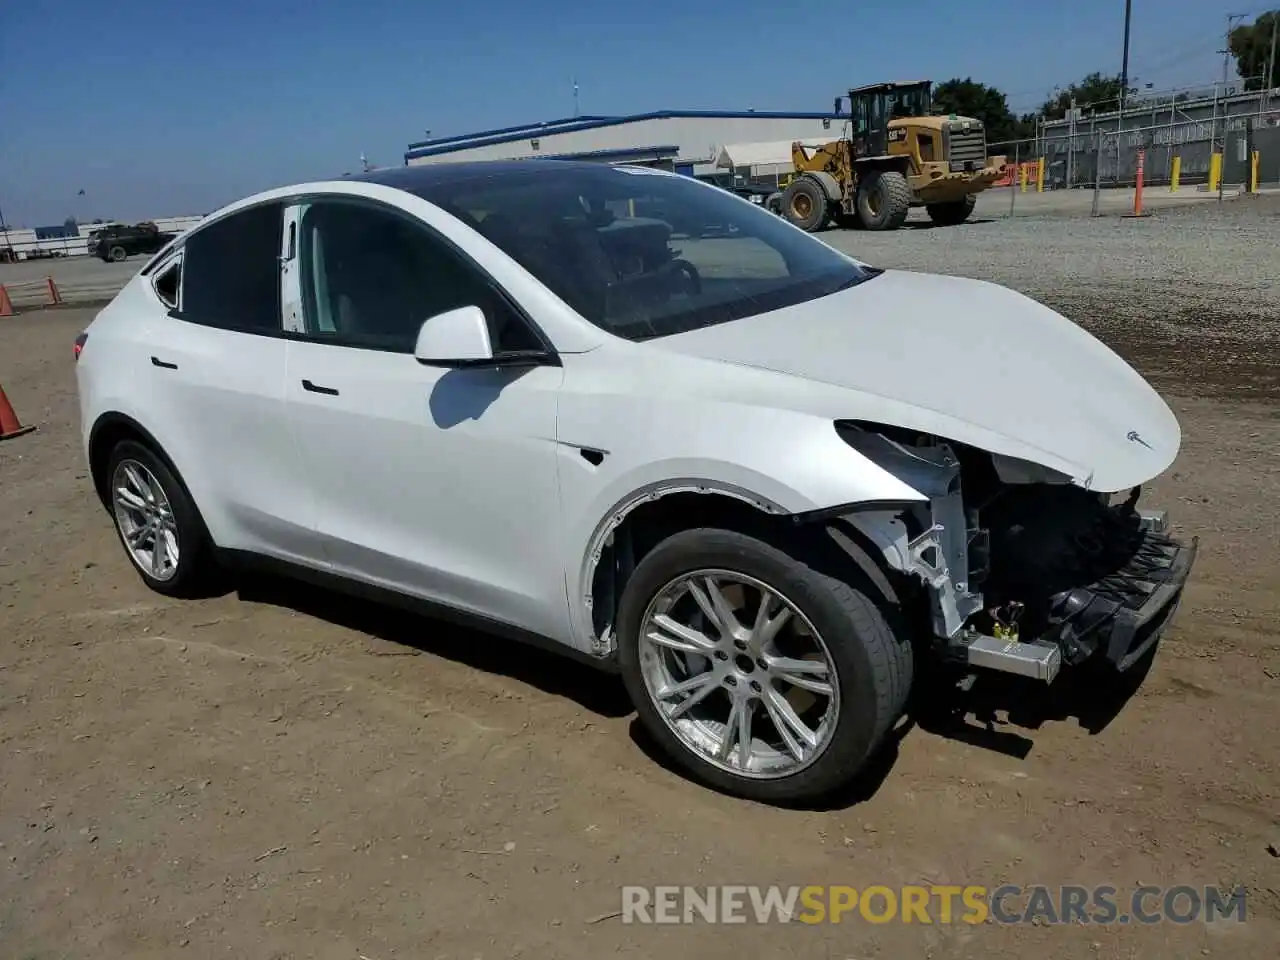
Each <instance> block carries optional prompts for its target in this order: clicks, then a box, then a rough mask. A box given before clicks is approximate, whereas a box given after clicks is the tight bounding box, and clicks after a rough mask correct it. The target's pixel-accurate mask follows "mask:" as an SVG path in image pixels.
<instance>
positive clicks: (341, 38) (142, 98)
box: [0, 0, 1269, 225]
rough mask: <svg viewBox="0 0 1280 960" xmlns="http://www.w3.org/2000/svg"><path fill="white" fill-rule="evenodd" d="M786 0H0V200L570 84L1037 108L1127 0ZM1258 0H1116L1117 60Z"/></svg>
mask: <svg viewBox="0 0 1280 960" xmlns="http://www.w3.org/2000/svg"><path fill="white" fill-rule="evenodd" d="M787 6H788V5H786V4H780V3H776V2H765V0H737V2H735V3H732V4H727V3H693V2H689V0H640V2H636V3H632V4H624V3H619V2H617V0H613V2H604V0H596V2H587V0H560V2H559V3H554V4H532V3H527V2H517V0H489V2H487V3H466V2H457V0H451V2H448V3H444V2H440V0H315V2H298V0H212V2H208V0H205V2H201V0H110V2H102V0H26V2H20V0H2V11H0V210H3V213H4V217H5V220H6V221H8V222H9V223H21V224H27V225H35V224H36V223H40V224H47V223H58V222H61V221H62V220H63V219H65V218H66V217H68V216H75V217H77V218H79V219H81V220H88V219H92V218H94V217H115V218H121V219H124V218H140V217H144V216H164V215H170V214H174V215H177V214H187V213H202V212H206V211H208V210H210V209H212V208H214V207H216V206H219V205H221V204H222V203H225V202H227V201H229V200H233V199H236V198H237V197H239V196H242V195H244V194H247V193H250V192H253V191H256V190H259V189H263V188H266V187H270V186H274V185H278V184H282V183H288V182H290V181H295V180H302V179H307V178H310V177H323V176H330V175H334V174H340V173H342V172H343V171H347V170H355V169H358V167H359V157H360V154H361V153H362V152H363V153H364V154H366V155H367V156H368V158H369V160H370V161H371V162H373V163H375V164H378V165H386V164H398V163H400V162H401V160H402V154H403V152H404V149H405V146H406V145H407V144H408V143H410V142H411V141H415V140H421V139H423V138H424V137H425V136H426V131H427V130H430V131H431V132H432V134H433V135H434V136H443V135H447V134H452V133H463V132H467V131H469V130H476V129H482V128H485V127H495V126H504V125H509V124H512V123H521V122H525V121H533V120H541V119H551V118H555V117H562V116H569V115H571V114H572V113H573V92H572V79H573V78H575V77H576V78H577V80H578V83H579V86H580V104H581V110H582V112H583V113H633V112H643V111H648V110H656V109H664V108H689V109H747V108H754V109H757V110H771V109H772V110H804V111H808V110H824V109H828V108H829V107H830V105H831V100H832V98H833V97H834V96H835V95H836V94H837V93H839V92H840V91H842V90H846V89H847V88H848V87H849V86H851V85H855V84H860V83H868V82H873V81H876V80H884V79H890V78H894V77H900V76H904V75H917V74H919V75H925V76H928V77H931V78H932V79H934V80H944V79H946V78H948V77H951V76H957V75H958V76H972V77H973V78H974V79H975V80H981V81H983V82H986V83H991V84H994V85H996V86H998V87H1000V88H1001V89H1002V90H1004V91H1005V92H1006V93H1008V94H1009V98H1010V102H1011V105H1012V106H1013V107H1014V108H1015V109H1017V110H1032V109H1034V108H1035V107H1036V106H1037V105H1038V104H1039V103H1041V102H1042V101H1043V100H1044V99H1045V95H1046V94H1047V93H1048V91H1049V90H1050V89H1051V88H1052V87H1053V86H1054V85H1055V84H1065V83H1069V82H1071V81H1073V80H1076V79H1078V78H1080V77H1081V76H1083V75H1084V74H1086V73H1088V72H1090V71H1093V70H1102V71H1111V72H1119V68H1120V53H1121V30H1122V26H1123V22H1124V3H1123V0H1075V2H1073V3H1071V4H1069V5H1059V4H1052V3H1049V4H1042V3H1028V2H1025V0H1024V2H1018V3H1012V2H998V3H985V4H979V5H977V6H972V5H970V6H969V8H968V9H967V10H966V11H965V12H963V13H959V12H958V10H959V7H960V6H961V5H960V4H957V3H955V2H954V0H952V2H943V0H919V2H917V3H916V4H915V5H911V4H907V3H903V2H887V0H871V2H863V3H840V2H837V3H835V4H834V5H831V4H822V3H811V4H805V5H799V4H795V5H790V6H791V9H792V11H793V12H790V13H785V12H782V11H783V9H784V8H785V7H787ZM1268 6H1269V5H1268V4H1257V3H1255V2H1251V0H1237V2H1234V3H1232V2H1225V3H1224V5H1222V6H1221V7H1220V6H1219V0H1207V2H1205V0H1199V2H1192V0H1134V13H1133V22H1134V27H1133V38H1132V45H1131V55H1130V73H1131V74H1134V75H1136V76H1137V77H1138V78H1139V83H1145V82H1152V83H1154V84H1155V85H1156V86H1157V87H1168V86H1173V85H1181V84H1187V83H1199V82H1207V81H1212V80H1213V79H1214V78H1216V77H1218V76H1219V75H1220V72H1221V55H1220V54H1219V53H1216V52H1215V51H1219V50H1221V48H1222V44H1223V32H1224V28H1225V15H1226V13H1227V12H1228V9H1229V10H1230V12H1233V13H1234V12H1245V11H1249V12H1253V13H1257V12H1261V11H1262V10H1265V9H1267V7H1268ZM841 11H845V12H841ZM913 11H916V12H918V15H916V16H911V13H912V12H913ZM842 24H847V26H845V25H842ZM846 38H847V39H846ZM1233 75H1234V71H1233ZM81 189H83V190H84V191H85V195H84V196H79V195H78V193H79V191H80V190H81Z"/></svg>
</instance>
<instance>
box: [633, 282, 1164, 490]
mask: <svg viewBox="0 0 1280 960" xmlns="http://www.w3.org/2000/svg"><path fill="white" fill-rule="evenodd" d="M654 345H660V346H661V347H662V348H663V349H666V350H673V351H676V352H679V353H682V354H686V355H689V356H697V357H703V358H706V359H712V360H721V361H726V362H729V363H736V364H743V365H746V366H751V367H756V368H760V369H765V370H771V371H775V372H777V373H782V374H788V375H790V376H794V377H799V378H804V379H806V380H811V381H820V382H822V383H825V384H829V385H831V386H835V387H843V388H847V389H848V390H849V391H851V394H850V396H849V398H848V409H847V410H845V411H843V412H842V413H840V414H839V415H838V416H839V417H841V418H843V419H850V420H857V419H866V420H872V421H875V422H880V423H888V424H893V425H895V426H902V427H908V428H911V429H915V430H920V431H921V432H925V433H932V434H935V435H937V436H940V437H943V438H946V439H949V440H954V441H958V442H960V443H967V444H970V445H973V446H976V447H979V448H982V449H985V450H989V451H991V452H995V453H1002V454H1005V455H1008V456H1012V457H1018V458H1021V459H1024V460H1029V461H1032V462H1035V463H1039V464H1042V465H1044V466H1047V467H1051V468H1053V469H1055V470H1060V471H1062V472H1064V473H1066V474H1068V475H1069V476H1070V477H1071V478H1072V479H1073V480H1074V481H1075V482H1076V483H1079V484H1081V485H1082V486H1086V487H1088V488H1090V489H1094V490H1099V491H1115V490H1122V489H1126V488H1128V487H1132V486H1134V485H1136V484H1139V483H1142V482H1144V481H1146V480H1149V479H1150V478H1151V477H1154V476H1156V475H1157V474H1159V473H1160V472H1162V471H1163V470H1164V469H1165V468H1166V467H1168V466H1169V464H1170V463H1172V462H1173V458H1174V457H1175V456H1176V455H1177V452H1178V446H1179V444H1180V442H1181V431H1180V430H1179V427H1178V421H1177V420H1176V419H1175V418H1174V416H1173V413H1172V412H1171V411H1170V410H1169V408H1168V406H1167V405H1166V404H1165V402H1164V401H1163V400H1162V399H1161V398H1160V396H1159V395H1158V394H1157V393H1156V392H1155V391H1154V390H1153V389H1152V388H1151V387H1150V386H1149V385H1148V384H1147V382H1146V381H1145V380H1143V379H1142V377H1140V376H1139V375H1138V374H1137V372H1136V371H1134V370H1133V368H1132V367H1130V366H1129V365H1128V364H1127V363H1125V362H1124V361H1123V360H1122V359H1120V357H1118V356H1117V355H1116V354H1115V353H1113V352H1112V351H1111V350H1110V349H1109V348H1108V347H1106V346H1105V345H1104V344H1102V343H1101V342H1100V341H1099V340H1097V339H1095V338H1094V337H1092V336H1090V335H1089V334H1088V333H1086V332H1085V331H1084V330H1083V329H1081V328H1080V327H1078V326H1077V325H1076V324H1074V323H1072V322H1071V321H1070V320H1067V319H1066V318H1065V317H1063V316H1061V315H1060V314H1057V313H1055V312H1054V311H1052V310H1050V309H1049V308H1048V307H1046V306H1044V305H1043V304H1040V303H1037V302H1036V301H1034V300H1032V299H1030V298H1029V297H1025V296H1023V295H1022V294H1020V293H1016V292H1015V291H1013V290H1009V289H1007V288H1005V287H1001V286H997V285H995V284H991V283H985V282H982V281H978V280H965V279H960V278H956V277H944V276H936V275H933V274H923V273H909V272H906V271H886V272H885V273H883V274H881V275H880V276H878V277H875V278H873V279H871V280H868V281H866V282H865V283H861V284H859V285H858V286H856V287H853V288H851V289H849V290H845V291H842V292H840V293H837V294H834V295H832V296H829V297H824V298H823V299H821V300H815V301H810V302H808V303H802V304H798V305H797V306H794V307H788V308H786V309H783V310H777V311H774V312H772V313H766V314H761V315H759V316H755V317H748V318H746V319H743V320H737V321H734V322H732V323H724V324H718V325H716V326H712V327H706V328H703V329H701V330H695V331H691V332H689V333H684V334H678V335H676V336H671V337H664V338H662V339H660V340H657V341H654Z"/></svg>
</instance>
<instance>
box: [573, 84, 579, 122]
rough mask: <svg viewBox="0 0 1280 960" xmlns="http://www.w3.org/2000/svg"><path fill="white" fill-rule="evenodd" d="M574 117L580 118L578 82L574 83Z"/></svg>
mask: <svg viewBox="0 0 1280 960" xmlns="http://www.w3.org/2000/svg"><path fill="white" fill-rule="evenodd" d="M573 115H574V116H575V117H577V116H578V81H577V80H576V79H575V80H574V81H573Z"/></svg>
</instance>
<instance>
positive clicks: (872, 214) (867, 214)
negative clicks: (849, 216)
mask: <svg viewBox="0 0 1280 960" xmlns="http://www.w3.org/2000/svg"><path fill="white" fill-rule="evenodd" d="M859 180H860V182H859V184H858V196H857V203H856V206H857V209H858V219H859V220H861V221H862V225H863V226H864V227H865V228H866V229H868V230H897V229H898V228H899V227H901V226H902V225H903V224H904V223H905V222H906V220H907V214H908V213H910V212H911V187H910V186H909V185H908V184H907V178H906V177H904V176H903V175H902V174H901V173H899V172H898V171H896V170H870V171H868V172H867V173H865V174H861V175H860V176H859Z"/></svg>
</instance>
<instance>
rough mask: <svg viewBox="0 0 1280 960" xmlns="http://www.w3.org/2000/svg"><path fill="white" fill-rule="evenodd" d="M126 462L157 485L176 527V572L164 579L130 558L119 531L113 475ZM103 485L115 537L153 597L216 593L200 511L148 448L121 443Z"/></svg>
mask: <svg viewBox="0 0 1280 960" xmlns="http://www.w3.org/2000/svg"><path fill="white" fill-rule="evenodd" d="M126 461H133V462H134V463H138V464H141V465H142V466H143V467H145V468H146V469H147V470H148V471H149V472H150V473H151V475H152V476H153V477H154V478H155V479H156V481H157V482H158V483H159V485H160V488H161V489H162V490H163V491H164V496H165V499H167V500H168V501H169V507H170V510H171V511H172V515H173V520H174V522H175V525H176V527H177V543H178V563H177V569H176V570H175V571H174V573H173V575H172V576H171V577H169V578H168V579H158V578H157V577H155V576H154V575H153V574H152V573H151V571H149V570H147V569H144V567H143V566H142V564H141V563H139V561H138V560H137V558H135V557H134V555H133V552H132V551H131V550H130V549H129V546H128V544H127V543H126V541H125V534H124V530H122V529H121V523H120V518H119V511H118V510H117V509H116V504H115V485H116V480H115V478H116V472H117V470H119V468H120V465H121V464H122V463H124V462H126ZM107 484H108V494H109V497H110V499H109V501H108V503H109V509H110V510H111V514H112V520H113V521H114V523H115V528H116V535H117V536H118V537H119V538H120V545H121V546H122V547H124V551H125V556H127V557H128V558H129V562H130V563H132V564H133V566H134V569H135V570H137V571H138V575H139V576H140V577H142V582H143V583H145V584H146V585H147V586H148V587H150V588H151V589H152V590H154V591H155V592H156V593H161V594H164V595H165V596H167V597H187V598H192V597H204V596H209V595H211V594H213V593H216V592H218V589H219V588H220V587H221V583H222V577H221V574H222V571H221V570H220V568H219V565H218V562H217V557H216V554H215V551H214V547H213V542H212V540H211V539H210V537H209V531H208V530H207V529H206V528H205V525H204V520H203V518H201V516H200V511H199V510H198V509H197V508H196V505H195V503H194V501H192V499H191V494H190V493H188V492H187V488H186V487H185V486H184V485H183V484H182V483H181V481H179V480H178V478H177V477H176V476H175V475H174V472H173V470H172V469H171V468H170V467H169V465H168V464H167V463H166V462H165V461H164V459H163V458H162V457H160V456H157V455H156V453H155V451H153V450H152V449H151V448H150V447H148V446H146V445H144V444H142V443H139V442H137V441H135V440H122V441H121V442H120V443H118V444H116V446H115V449H113V450H112V451H111V456H110V458H109V459H108V461H107Z"/></svg>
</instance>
